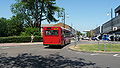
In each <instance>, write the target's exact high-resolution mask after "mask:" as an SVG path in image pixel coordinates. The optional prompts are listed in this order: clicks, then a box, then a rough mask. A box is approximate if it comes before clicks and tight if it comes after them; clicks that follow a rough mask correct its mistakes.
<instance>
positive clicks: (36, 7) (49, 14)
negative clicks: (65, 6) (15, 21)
mask: <svg viewBox="0 0 120 68" xmlns="http://www.w3.org/2000/svg"><path fill="white" fill-rule="evenodd" d="M55 1H56V0H16V3H15V4H13V5H12V8H11V11H12V12H13V13H14V14H20V15H22V16H21V18H22V17H23V18H24V19H23V20H24V23H26V24H27V26H30V27H31V26H32V27H41V22H42V21H43V20H47V21H48V22H49V23H50V22H57V21H58V20H57V19H55V17H54V14H55V12H56V11H57V10H58V9H59V8H58V7H57V6H55V4H56V3H55Z"/></svg>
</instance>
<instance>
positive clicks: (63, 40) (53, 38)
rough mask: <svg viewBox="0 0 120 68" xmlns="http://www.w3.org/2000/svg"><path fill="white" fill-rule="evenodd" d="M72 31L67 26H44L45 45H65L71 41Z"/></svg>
mask: <svg viewBox="0 0 120 68" xmlns="http://www.w3.org/2000/svg"><path fill="white" fill-rule="evenodd" d="M70 35H71V32H70V30H67V29H65V28H61V27H43V45H44V46H53V45H59V46H63V45H65V44H69V43H70V42H71V37H70Z"/></svg>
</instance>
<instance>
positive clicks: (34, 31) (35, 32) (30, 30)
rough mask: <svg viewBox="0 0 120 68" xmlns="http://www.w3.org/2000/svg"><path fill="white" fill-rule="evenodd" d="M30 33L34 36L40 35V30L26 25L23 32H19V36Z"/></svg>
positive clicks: (29, 34)
mask: <svg viewBox="0 0 120 68" xmlns="http://www.w3.org/2000/svg"><path fill="white" fill-rule="evenodd" d="M31 34H32V35H34V36H40V34H41V31H40V29H39V28H32V27H27V28H24V32H21V36H31Z"/></svg>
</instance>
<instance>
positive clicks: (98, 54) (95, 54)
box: [90, 53, 100, 55]
mask: <svg viewBox="0 0 120 68" xmlns="http://www.w3.org/2000/svg"><path fill="white" fill-rule="evenodd" d="M90 55H100V54H98V53H96V54H90Z"/></svg>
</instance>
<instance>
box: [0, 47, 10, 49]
mask: <svg viewBox="0 0 120 68" xmlns="http://www.w3.org/2000/svg"><path fill="white" fill-rule="evenodd" d="M7 48H10V47H2V48H1V49H7Z"/></svg>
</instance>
